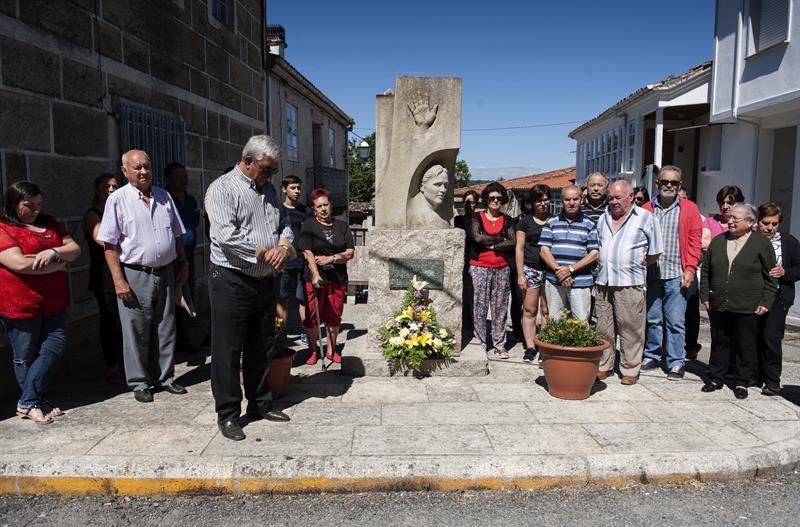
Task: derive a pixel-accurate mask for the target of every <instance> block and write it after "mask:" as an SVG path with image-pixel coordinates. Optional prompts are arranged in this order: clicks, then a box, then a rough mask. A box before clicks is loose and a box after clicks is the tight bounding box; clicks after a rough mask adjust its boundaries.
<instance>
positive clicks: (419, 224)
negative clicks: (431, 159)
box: [406, 165, 452, 229]
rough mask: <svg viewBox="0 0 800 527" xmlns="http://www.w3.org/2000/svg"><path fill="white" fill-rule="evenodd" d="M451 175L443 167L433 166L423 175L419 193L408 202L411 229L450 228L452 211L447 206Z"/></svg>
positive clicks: (407, 214)
mask: <svg viewBox="0 0 800 527" xmlns="http://www.w3.org/2000/svg"><path fill="white" fill-rule="evenodd" d="M449 188H450V175H449V173H448V172H447V169H446V168H444V167H443V166H442V165H433V166H432V167H430V168H429V169H428V170H426V171H425V173H424V174H423V175H422V181H421V183H420V187H419V192H417V194H416V195H414V196H413V197H412V198H411V199H410V200H409V202H408V207H407V209H406V218H407V224H408V227H410V228H419V229H444V228H447V227H450V216H451V215H452V211H450V210H449V209H448V207H446V206H444V205H445V198H446V197H447V190H448V189H449Z"/></svg>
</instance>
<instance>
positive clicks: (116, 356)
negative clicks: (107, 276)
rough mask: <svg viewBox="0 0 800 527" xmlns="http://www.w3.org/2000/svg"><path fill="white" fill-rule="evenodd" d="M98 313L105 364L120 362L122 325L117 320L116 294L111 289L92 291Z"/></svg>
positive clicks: (113, 364)
mask: <svg viewBox="0 0 800 527" xmlns="http://www.w3.org/2000/svg"><path fill="white" fill-rule="evenodd" d="M93 293H94V298H95V300H97V309H98V311H99V314H100V327H99V328H98V333H99V335H98V336H99V338H100V347H102V348H103V360H104V362H105V363H106V366H115V365H118V364H122V326H121V325H120V322H119V308H118V307H117V295H116V293H114V292H113V291H111V292H108V291H100V290H98V291H93Z"/></svg>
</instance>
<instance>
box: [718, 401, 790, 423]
mask: <svg viewBox="0 0 800 527" xmlns="http://www.w3.org/2000/svg"><path fill="white" fill-rule="evenodd" d="M733 404H735V405H736V406H738V407H740V408H744V409H745V410H747V411H748V412H750V413H751V414H754V415H755V416H757V417H758V418H759V419H763V420H765V421H796V420H797V419H798V417H800V416H799V415H798V412H797V410H796V409H794V408H790V407H789V406H786V405H784V404H781V403H780V401H775V400H772V399H766V398H765V399H761V400H759V399H755V398H753V399H746V400H744V401H736V402H735V403H733Z"/></svg>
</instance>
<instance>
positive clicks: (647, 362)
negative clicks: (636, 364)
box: [640, 357, 658, 371]
mask: <svg viewBox="0 0 800 527" xmlns="http://www.w3.org/2000/svg"><path fill="white" fill-rule="evenodd" d="M656 368H658V361H657V360H655V359H651V358H650V357H646V358H645V359H644V360H643V361H642V366H641V368H640V369H641V370H642V371H649V370H655V369H656Z"/></svg>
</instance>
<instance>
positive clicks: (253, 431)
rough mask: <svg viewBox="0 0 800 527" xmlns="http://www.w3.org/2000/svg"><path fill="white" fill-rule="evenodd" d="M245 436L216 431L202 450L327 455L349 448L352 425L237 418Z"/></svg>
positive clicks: (210, 454) (217, 454) (207, 453)
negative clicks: (233, 437)
mask: <svg viewBox="0 0 800 527" xmlns="http://www.w3.org/2000/svg"><path fill="white" fill-rule="evenodd" d="M240 422H241V424H242V428H243V430H244V433H245V434H246V435H247V438H246V439H245V440H244V441H231V440H229V439H225V438H224V437H222V434H219V433H218V434H216V435H215V436H214V439H213V440H212V441H211V442H210V443H209V445H208V446H207V447H206V449H205V450H204V451H203V456H208V457H212V458H216V457H221V456H235V457H250V456H256V457H257V456H272V455H281V456H303V457H305V456H330V455H339V454H341V455H345V454H348V453H349V452H350V449H351V445H352V441H353V427H352V426H317V425H307V424H302V425H301V424H293V423H291V422H289V423H274V422H271V421H266V420H263V419H262V420H260V421H253V422H250V423H248V422H247V420H243V421H240Z"/></svg>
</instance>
